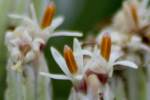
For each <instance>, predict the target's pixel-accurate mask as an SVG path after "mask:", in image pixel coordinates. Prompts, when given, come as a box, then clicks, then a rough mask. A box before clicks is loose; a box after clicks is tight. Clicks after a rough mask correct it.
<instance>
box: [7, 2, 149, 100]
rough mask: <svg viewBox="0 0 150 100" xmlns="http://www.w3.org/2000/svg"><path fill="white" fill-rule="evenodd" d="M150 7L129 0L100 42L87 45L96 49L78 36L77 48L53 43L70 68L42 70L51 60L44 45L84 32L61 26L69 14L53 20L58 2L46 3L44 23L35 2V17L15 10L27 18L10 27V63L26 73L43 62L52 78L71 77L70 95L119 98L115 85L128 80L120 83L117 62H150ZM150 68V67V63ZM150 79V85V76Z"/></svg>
mask: <svg viewBox="0 0 150 100" xmlns="http://www.w3.org/2000/svg"><path fill="white" fill-rule="evenodd" d="M148 11H149V8H148V0H142V1H140V2H139V1H136V0H133V1H132V0H131V1H125V2H124V4H123V9H121V10H120V11H119V12H118V13H117V14H116V16H115V17H114V19H113V21H112V24H111V25H110V26H108V27H107V28H105V29H103V30H102V32H100V35H99V36H98V38H97V39H96V41H97V43H96V44H94V46H93V45H92V47H91V46H90V45H87V47H90V48H92V49H90V50H89V49H87V48H84V47H83V46H82V44H81V43H80V42H79V40H78V39H76V38H75V39H74V41H73V50H72V49H71V48H70V47H69V46H67V45H65V46H64V56H62V55H61V54H60V53H59V52H58V51H57V49H55V48H54V47H51V48H50V52H51V53H52V56H53V58H54V60H55V61H56V63H57V64H58V65H59V67H60V69H61V70H62V71H63V72H64V74H63V75H61V74H54V73H48V70H41V69H42V67H43V65H45V64H44V63H43V62H41V61H40V60H39V59H40V58H43V55H42V49H43V48H44V46H45V45H46V42H47V40H48V39H49V38H51V37H54V36H82V34H81V33H79V32H71V31H55V29H56V28H57V27H58V26H59V25H60V24H61V23H62V22H63V17H57V18H55V19H53V20H52V16H53V15H54V5H53V4H51V5H49V6H48V7H47V8H46V10H45V15H44V17H43V20H42V22H41V24H39V22H38V20H37V18H36V14H35V11H34V7H33V5H31V15H32V16H31V18H29V17H27V16H20V15H16V14H11V15H9V16H10V17H11V18H13V19H21V21H22V23H21V25H20V26H18V27H17V28H15V30H14V31H11V32H7V33H6V39H5V40H6V41H5V43H6V46H7V47H8V51H9V53H10V59H9V60H10V62H11V63H10V64H9V67H8V69H11V70H12V71H15V72H21V73H24V71H25V70H26V69H27V68H26V65H28V66H30V67H33V68H35V67H36V66H37V65H38V66H39V69H40V70H38V73H37V74H38V75H39V74H40V75H42V76H46V77H49V78H51V79H58V80H70V81H71V82H72V89H71V93H70V97H69V100H99V99H100V100H103V99H104V100H113V99H114V98H115V97H116V94H115V93H113V92H112V90H113V89H112V88H114V87H122V85H121V84H123V82H122V81H121V80H119V81H117V82H118V84H119V85H118V86H114V84H113V83H114V81H116V80H113V78H114V77H113V73H114V70H115V68H117V67H120V68H121V69H124V68H125V67H129V68H134V69H136V68H138V67H137V65H138V66H140V67H141V66H149V65H150V64H149V62H150V57H149V55H150V47H149V45H148V44H149V43H150V38H149V33H150V31H149V28H150V24H149V18H148V17H149V13H148ZM48 16H50V17H48ZM124 59H125V60H124ZM44 62H45V60H44ZM134 62H135V63H136V64H137V65H136V64H135V63H134ZM39 63H41V64H39ZM122 66H123V67H124V68H123V67H122ZM35 69H36V68H35ZM37 69H38V68H37ZM46 69H47V66H46ZM147 69H148V71H149V70H150V68H148V67H147ZM29 72H30V71H29ZM39 72H40V73H39ZM149 72H150V71H149ZM30 75H31V74H30ZM28 76H29V75H28ZM29 77H30V76H29ZM34 77H36V76H34ZM131 77H132V76H131ZM149 77H150V75H149ZM112 84H113V85H112ZM148 85H149V86H150V82H148Z"/></svg>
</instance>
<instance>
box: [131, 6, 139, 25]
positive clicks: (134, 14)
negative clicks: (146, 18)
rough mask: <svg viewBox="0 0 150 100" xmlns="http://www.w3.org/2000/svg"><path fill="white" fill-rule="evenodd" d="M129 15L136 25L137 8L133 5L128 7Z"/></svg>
mask: <svg viewBox="0 0 150 100" xmlns="http://www.w3.org/2000/svg"><path fill="white" fill-rule="evenodd" d="M130 13H131V16H132V18H133V20H134V22H135V24H136V25H138V13H137V7H136V5H135V4H134V3H131V5H130Z"/></svg>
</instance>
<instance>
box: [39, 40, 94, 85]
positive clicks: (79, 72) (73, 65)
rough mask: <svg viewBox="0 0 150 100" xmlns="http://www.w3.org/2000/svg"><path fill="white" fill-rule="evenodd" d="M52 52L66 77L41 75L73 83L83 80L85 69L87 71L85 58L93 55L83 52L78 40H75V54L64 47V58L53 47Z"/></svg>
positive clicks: (42, 73) (43, 73)
mask: <svg viewBox="0 0 150 100" xmlns="http://www.w3.org/2000/svg"><path fill="white" fill-rule="evenodd" d="M51 52H52V56H53V58H54V59H55V61H56V62H57V64H58V65H59V67H60V68H61V70H62V71H63V72H64V73H65V75H59V74H51V73H50V74H49V73H45V72H41V73H40V74H41V75H44V76H47V77H50V78H53V79H61V80H70V81H72V82H73V83H76V82H78V81H80V80H81V79H82V78H83V75H84V69H86V68H85V64H84V61H83V56H84V55H91V53H90V52H88V51H87V50H83V49H82V48H81V45H80V43H79V41H78V40H77V39H74V44H73V52H72V50H71V49H70V48H69V47H68V46H65V47H64V58H63V57H62V56H61V54H60V53H59V52H58V51H57V50H56V49H55V48H53V47H51Z"/></svg>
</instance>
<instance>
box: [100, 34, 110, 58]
mask: <svg viewBox="0 0 150 100" xmlns="http://www.w3.org/2000/svg"><path fill="white" fill-rule="evenodd" d="M100 49H101V55H102V56H103V57H104V58H105V59H106V60H107V61H108V60H109V57H110V52H111V37H110V35H109V34H108V33H105V34H104V35H103V37H102V42H101V47H100Z"/></svg>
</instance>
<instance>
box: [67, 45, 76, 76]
mask: <svg viewBox="0 0 150 100" xmlns="http://www.w3.org/2000/svg"><path fill="white" fill-rule="evenodd" d="M64 58H65V60H66V63H67V66H68V68H69V70H70V72H71V73H72V74H76V72H77V70H78V68H77V64H76V61H75V58H74V55H73V52H72V50H71V48H70V47H69V46H67V45H65V47H64Z"/></svg>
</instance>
